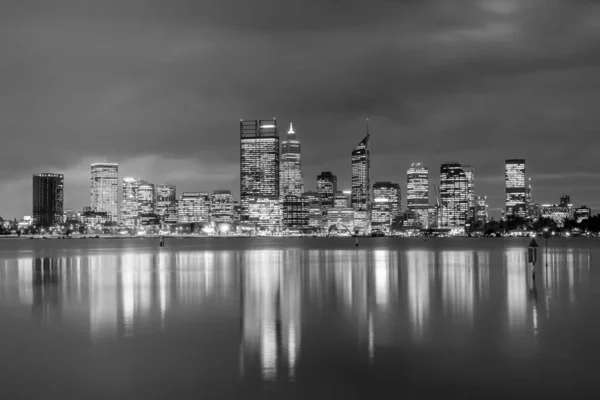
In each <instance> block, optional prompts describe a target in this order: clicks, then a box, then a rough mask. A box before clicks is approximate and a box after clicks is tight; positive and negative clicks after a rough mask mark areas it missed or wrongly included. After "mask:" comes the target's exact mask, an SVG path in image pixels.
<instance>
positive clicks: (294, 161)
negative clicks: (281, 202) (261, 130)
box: [279, 123, 304, 199]
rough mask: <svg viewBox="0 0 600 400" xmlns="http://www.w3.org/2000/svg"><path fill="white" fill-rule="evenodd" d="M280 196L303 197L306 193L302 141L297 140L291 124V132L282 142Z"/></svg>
mask: <svg viewBox="0 0 600 400" xmlns="http://www.w3.org/2000/svg"><path fill="white" fill-rule="evenodd" d="M279 182H280V189H279V194H280V196H281V198H282V199H283V198H284V197H285V196H289V195H292V196H301V195H302V193H303V192H304V181H303V179H302V170H301V163H300V141H298V140H297V139H296V132H294V128H293V127H292V124H291V123H290V130H289V131H288V133H287V135H286V138H285V140H284V141H283V142H281V167H280V179H279Z"/></svg>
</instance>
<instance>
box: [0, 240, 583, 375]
mask: <svg viewBox="0 0 600 400" xmlns="http://www.w3.org/2000/svg"><path fill="white" fill-rule="evenodd" d="M525 256H526V253H525V251H524V248H518V247H509V248H506V249H503V248H502V249H498V250H494V251H490V250H477V251H473V250H457V249H434V250H432V249H427V248H416V249H407V250H397V249H381V248H377V249H351V250H339V249H327V250H325V249H320V250H318V249H317V250H313V249H311V250H304V249H282V250H221V251H170V252H169V251H163V252H157V251H138V252H133V251H123V252H122V253H119V252H116V253H99V254H90V255H82V254H80V253H78V254H72V255H66V256H60V257H56V256H55V257H34V258H28V257H21V258H14V259H6V260H4V261H2V262H1V263H0V299H1V301H2V305H7V304H13V305H15V304H18V305H21V306H25V308H26V309H27V308H29V309H30V310H31V315H32V317H33V320H34V321H38V322H39V321H41V322H42V323H43V324H45V325H47V326H55V325H66V326H76V327H77V329H80V330H83V331H85V332H86V334H87V335H89V337H90V339H91V340H92V342H93V343H97V342H101V341H111V340H123V339H131V338H136V337H139V336H141V335H150V334H161V333H163V332H165V331H168V330H169V329H174V327H175V326H179V325H180V324H182V321H184V322H186V321H193V322H194V323H197V324H203V326H205V329H211V324H212V323H213V321H214V320H215V318H217V316H226V317H228V318H231V319H233V320H235V321H236V323H237V324H238V325H237V326H239V328H237V329H238V332H235V335H236V337H237V341H236V346H237V343H239V351H238V349H237V348H236V350H235V351H236V352H237V353H238V362H239V372H240V374H241V376H243V377H246V378H249V377H252V376H256V377H258V378H259V379H261V380H263V381H265V382H269V383H276V382H279V381H281V380H289V381H294V380H297V378H298V374H299V371H300V370H301V368H300V367H301V365H302V362H303V360H304V357H307V354H310V351H309V349H310V346H311V344H312V346H315V343H326V342H327V340H329V341H330V343H329V346H330V347H332V348H335V347H336V346H339V343H337V342H338V338H340V339H343V341H344V343H346V345H348V343H351V344H352V346H353V351H356V353H357V354H359V355H360V357H363V360H365V361H370V362H371V363H376V362H377V360H378V357H379V354H385V352H384V351H380V350H381V349H389V348H391V347H397V348H400V347H402V346H408V345H415V346H426V345H430V344H431V343H435V342H436V341H437V342H438V343H443V344H444V346H445V345H448V344H450V345H461V346H467V345H472V344H473V343H474V342H478V341H481V342H484V341H487V342H494V341H496V339H497V341H498V342H502V343H506V345H507V346H509V348H510V349H513V350H518V351H522V350H523V349H525V348H531V347H532V344H533V347H535V346H537V345H538V344H539V343H540V342H539V341H538V338H539V337H540V336H541V335H542V334H543V333H544V329H545V328H546V324H547V323H548V320H549V318H551V316H552V312H554V310H556V312H563V311H564V310H566V309H568V308H569V307H573V306H574V305H576V304H577V303H578V301H579V300H580V298H581V296H583V295H584V294H585V293H586V292H585V290H583V289H585V288H587V287H589V285H590V284H589V282H590V280H591V278H592V276H591V273H590V264H591V254H590V251H589V250H583V249H569V248H567V249H562V250H561V249H555V250H554V251H550V252H549V265H548V268H545V267H544V266H542V265H538V266H537V267H536V268H537V277H538V278H537V283H536V282H533V280H532V279H531V270H530V269H529V268H530V267H529V266H528V264H527V262H526V257H525ZM69 324H71V325H69ZM178 324H179V325H178ZM477 326H480V327H481V326H485V327H494V328H496V327H497V328H500V329H494V330H493V332H489V330H488V331H483V330H481V329H480V330H477V329H475V328H476V327H477ZM215 329H216V328H215ZM330 332H333V333H332V334H330V336H331V337H333V338H331V337H330V336H328V335H327V334H326V333H330ZM478 335H481V336H478ZM494 335H497V337H494V338H490V336H494ZM525 353H526V352H523V354H525Z"/></svg>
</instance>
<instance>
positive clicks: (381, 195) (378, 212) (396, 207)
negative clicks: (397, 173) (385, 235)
mask: <svg viewBox="0 0 600 400" xmlns="http://www.w3.org/2000/svg"><path fill="white" fill-rule="evenodd" d="M399 215H400V185H398V184H397V183H391V182H375V184H374V185H373V205H372V209H371V229H373V230H379V231H381V232H389V231H390V229H391V225H392V221H393V220H394V218H396V217H397V216H399Z"/></svg>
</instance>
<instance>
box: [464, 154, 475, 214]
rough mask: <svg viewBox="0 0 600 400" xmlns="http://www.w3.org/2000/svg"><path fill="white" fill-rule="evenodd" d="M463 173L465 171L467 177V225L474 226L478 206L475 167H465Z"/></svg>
mask: <svg viewBox="0 0 600 400" xmlns="http://www.w3.org/2000/svg"><path fill="white" fill-rule="evenodd" d="M462 168H463V171H465V176H466V177H467V201H468V203H469V204H468V208H467V223H468V224H472V223H473V222H474V221H475V206H476V198H475V167H473V166H471V165H463V166H462Z"/></svg>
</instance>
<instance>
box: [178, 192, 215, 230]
mask: <svg viewBox="0 0 600 400" xmlns="http://www.w3.org/2000/svg"><path fill="white" fill-rule="evenodd" d="M209 204H210V203H209V197H208V193H206V192H183V193H182V194H181V197H180V198H179V204H178V207H177V213H178V214H177V215H178V218H177V220H178V222H181V223H186V222H208V220H209V209H210V205H209Z"/></svg>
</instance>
